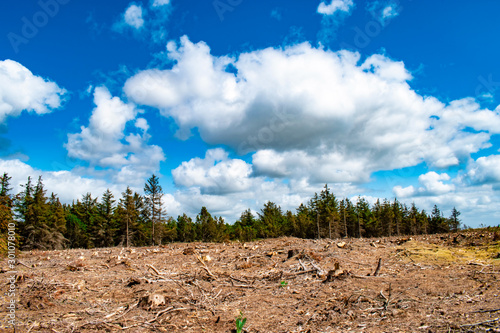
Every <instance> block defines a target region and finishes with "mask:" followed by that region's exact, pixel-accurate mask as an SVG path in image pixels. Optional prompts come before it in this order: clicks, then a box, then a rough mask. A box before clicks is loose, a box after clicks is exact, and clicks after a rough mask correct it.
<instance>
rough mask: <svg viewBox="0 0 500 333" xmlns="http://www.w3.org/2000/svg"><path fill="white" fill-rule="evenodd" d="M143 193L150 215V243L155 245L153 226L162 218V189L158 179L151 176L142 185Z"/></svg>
mask: <svg viewBox="0 0 500 333" xmlns="http://www.w3.org/2000/svg"><path fill="white" fill-rule="evenodd" d="M144 193H145V195H146V198H147V202H148V205H149V207H150V213H151V228H152V231H151V243H152V245H155V224H157V223H159V222H160V221H161V218H162V214H163V209H162V201H161V199H162V197H163V189H162V187H161V185H160V179H159V178H158V177H157V176H156V175H154V174H153V175H152V176H151V177H150V178H149V179H148V180H147V181H146V184H145V185H144Z"/></svg>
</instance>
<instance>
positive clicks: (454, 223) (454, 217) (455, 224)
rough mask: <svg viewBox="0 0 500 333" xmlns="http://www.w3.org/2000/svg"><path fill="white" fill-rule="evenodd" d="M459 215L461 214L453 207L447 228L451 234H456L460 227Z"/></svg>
mask: <svg viewBox="0 0 500 333" xmlns="http://www.w3.org/2000/svg"><path fill="white" fill-rule="evenodd" d="M460 214H461V213H460V212H459V211H458V210H457V209H456V208H455V207H453V209H452V210H451V216H450V218H449V219H448V220H449V221H450V222H449V228H450V230H451V231H453V232H457V231H458V228H459V226H460V219H459V218H458V217H459V216H460Z"/></svg>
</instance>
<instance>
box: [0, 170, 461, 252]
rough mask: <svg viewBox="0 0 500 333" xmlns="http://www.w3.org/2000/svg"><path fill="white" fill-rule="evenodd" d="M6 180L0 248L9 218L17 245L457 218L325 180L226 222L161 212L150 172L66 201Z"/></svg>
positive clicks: (435, 227)
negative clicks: (285, 203) (138, 187)
mask: <svg viewBox="0 0 500 333" xmlns="http://www.w3.org/2000/svg"><path fill="white" fill-rule="evenodd" d="M10 180H11V177H9V176H8V174H7V173H4V174H3V176H1V178H0V182H1V189H0V234H1V235H2V236H1V240H2V242H3V243H0V247H3V248H5V244H4V243H5V241H4V240H5V239H6V237H4V235H6V234H7V228H8V225H9V223H15V225H16V236H17V238H18V243H19V247H20V248H21V249H22V250H31V249H43V250H53V249H64V248H95V247H111V246H127V247H128V246H149V245H161V244H164V243H168V242H195V241H203V242H225V241H231V240H240V241H251V240H254V239H264V238H274V237H280V236H294V237H299V238H339V237H383V236H393V235H417V234H432V233H445V232H450V231H457V230H458V229H459V228H460V225H461V223H460V222H461V221H460V219H459V216H460V212H459V211H458V210H456V209H455V208H453V210H452V213H451V216H450V217H448V218H446V217H444V216H443V213H442V212H441V210H440V209H439V208H438V207H437V205H435V206H434V208H433V209H432V212H431V213H430V214H428V213H427V212H426V211H425V210H419V209H418V208H417V207H416V206H415V204H414V203H413V204H411V206H407V205H406V204H404V203H401V202H399V201H398V200H397V199H394V200H393V201H389V200H387V199H384V200H382V201H380V200H377V201H376V202H375V204H373V205H370V204H369V202H368V201H367V200H366V199H365V198H363V197H358V199H357V201H356V202H353V201H351V200H350V199H348V198H342V199H340V198H337V197H336V196H335V195H334V194H333V192H332V191H331V189H330V188H329V187H328V186H327V185H325V186H324V188H323V189H322V190H321V192H320V193H315V194H314V196H313V197H312V198H311V199H310V200H309V201H308V202H307V203H306V204H304V203H303V204H301V205H300V206H299V207H298V208H297V209H296V212H295V213H293V212H291V211H286V212H285V211H283V210H282V209H281V207H280V206H279V205H277V204H276V203H274V202H271V201H269V202H267V203H265V204H264V207H263V208H262V209H261V210H260V211H259V212H258V213H257V215H254V214H253V213H252V211H251V210H250V209H247V210H246V211H244V212H243V213H242V214H241V216H240V218H239V219H238V220H237V221H236V222H235V223H233V224H228V223H226V222H225V221H224V219H223V218H222V217H220V216H219V217H217V216H212V215H211V214H210V213H209V211H208V210H207V208H206V207H202V208H201V210H200V213H199V214H198V215H197V216H196V218H195V219H192V218H191V217H189V216H187V215H186V214H183V215H179V216H178V217H177V219H175V218H173V217H169V216H167V214H166V211H165V209H164V207H163V204H162V197H163V190H162V187H161V186H160V184H159V179H158V177H157V176H156V175H152V176H151V177H150V178H149V179H148V180H147V182H146V183H145V186H144V194H143V195H141V194H139V193H137V192H133V191H132V190H131V189H130V187H127V189H126V190H125V191H124V192H123V193H121V197H120V198H115V196H114V195H113V193H112V192H111V191H110V190H109V189H108V190H106V191H105V192H104V193H103V194H102V196H101V198H100V199H99V198H94V197H92V195H91V194H90V193H87V194H85V195H83V196H82V198H81V199H78V200H76V201H74V202H73V203H71V204H62V203H61V202H60V200H59V198H58V197H57V195H56V194H54V193H51V194H50V195H47V192H46V190H45V188H44V184H43V180H42V177H39V178H38V180H37V181H36V182H33V180H32V179H31V178H28V180H27V182H26V184H25V185H23V186H22V187H23V190H22V191H21V192H20V193H18V194H15V195H14V194H12V193H11V191H12V188H11V187H10Z"/></svg>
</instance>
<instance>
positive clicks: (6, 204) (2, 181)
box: [0, 173, 14, 254]
mask: <svg viewBox="0 0 500 333" xmlns="http://www.w3.org/2000/svg"><path fill="white" fill-rule="evenodd" d="M11 179H12V177H9V176H8V175H7V173H4V174H3V176H2V177H0V185H1V188H0V254H2V253H6V252H7V245H8V243H7V238H8V237H7V234H8V229H9V224H11V223H14V217H13V214H12V206H13V200H12V197H11V195H10V193H9V192H10V190H11V188H10V180H11Z"/></svg>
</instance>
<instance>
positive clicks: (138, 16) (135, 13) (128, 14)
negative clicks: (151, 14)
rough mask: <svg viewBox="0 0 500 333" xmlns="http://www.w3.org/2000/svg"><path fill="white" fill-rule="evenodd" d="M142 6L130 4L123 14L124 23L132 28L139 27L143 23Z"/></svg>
mask: <svg viewBox="0 0 500 333" xmlns="http://www.w3.org/2000/svg"><path fill="white" fill-rule="evenodd" d="M142 15H143V14H142V7H141V6H137V5H135V4H131V5H130V6H129V7H128V8H127V9H126V10H125V13H124V14H123V20H124V21H125V23H126V24H127V25H129V26H131V27H133V28H134V29H140V28H142V26H143V25H144V18H143V17H142Z"/></svg>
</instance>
